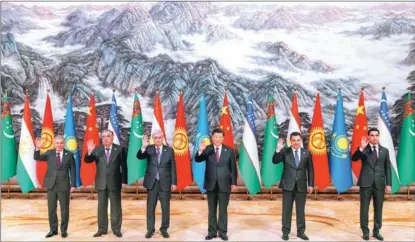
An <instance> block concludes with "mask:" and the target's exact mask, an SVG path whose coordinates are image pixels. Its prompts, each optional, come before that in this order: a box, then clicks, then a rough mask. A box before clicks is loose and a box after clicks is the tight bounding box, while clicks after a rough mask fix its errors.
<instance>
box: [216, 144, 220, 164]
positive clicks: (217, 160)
mask: <svg viewBox="0 0 415 242" xmlns="http://www.w3.org/2000/svg"><path fill="white" fill-rule="evenodd" d="M219 159H220V156H219V147H216V163H218V162H219Z"/></svg>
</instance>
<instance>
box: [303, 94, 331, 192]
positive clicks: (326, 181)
mask: <svg viewBox="0 0 415 242" xmlns="http://www.w3.org/2000/svg"><path fill="white" fill-rule="evenodd" d="M325 137H326V136H325V135H324V126H323V117H322V114H321V104H320V94H319V93H317V97H316V103H315V105H314V114H313V121H312V122H311V128H310V139H309V142H308V150H309V151H310V153H311V155H312V160H313V167H314V183H315V185H316V186H317V187H318V189H320V190H321V191H322V190H324V189H325V188H326V187H327V186H328V185H330V171H329V159H328V157H327V148H326V138H325Z"/></svg>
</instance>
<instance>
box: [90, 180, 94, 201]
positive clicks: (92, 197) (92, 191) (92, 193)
mask: <svg viewBox="0 0 415 242" xmlns="http://www.w3.org/2000/svg"><path fill="white" fill-rule="evenodd" d="M94 186H95V182H94V184H93V185H92V186H91V188H92V189H91V197H90V198H89V199H91V200H93V199H94Z"/></svg>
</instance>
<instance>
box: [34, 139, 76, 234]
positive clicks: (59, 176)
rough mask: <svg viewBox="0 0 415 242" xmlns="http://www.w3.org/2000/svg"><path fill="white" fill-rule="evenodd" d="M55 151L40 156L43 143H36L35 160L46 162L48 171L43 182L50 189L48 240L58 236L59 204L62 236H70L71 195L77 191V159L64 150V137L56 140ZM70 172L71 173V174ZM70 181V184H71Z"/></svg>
mask: <svg viewBox="0 0 415 242" xmlns="http://www.w3.org/2000/svg"><path fill="white" fill-rule="evenodd" d="M54 144H55V149H51V150H48V151H46V152H45V153H43V154H40V148H41V147H42V141H41V140H40V138H37V139H36V141H35V145H36V150H35V153H34V159H35V160H38V161H46V162H47V163H48V170H47V172H46V175H45V180H44V181H43V187H46V188H47V189H48V217H49V227H50V231H49V233H48V234H47V235H46V238H50V237H52V236H54V235H57V234H58V216H57V214H56V208H57V202H58V200H59V206H60V208H61V219H62V221H61V236H62V238H66V237H67V236H68V232H67V229H68V222H69V200H70V193H71V192H73V191H74V190H75V177H76V172H75V158H74V157H73V154H72V153H71V152H69V151H67V150H64V149H63V147H64V146H65V139H64V138H63V136H62V135H57V136H56V137H55V139H54ZM69 172H70V173H69ZM69 174H70V177H69ZM69 180H70V182H69Z"/></svg>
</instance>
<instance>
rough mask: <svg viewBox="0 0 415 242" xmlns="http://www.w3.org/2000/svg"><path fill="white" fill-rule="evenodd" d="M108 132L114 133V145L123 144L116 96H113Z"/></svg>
mask: <svg viewBox="0 0 415 242" xmlns="http://www.w3.org/2000/svg"><path fill="white" fill-rule="evenodd" d="M108 130H111V131H112V132H113V133H114V141H113V142H114V144H117V145H119V144H121V135H120V125H118V115H117V100H115V94H112V102H111V111H110V117H109V121H108Z"/></svg>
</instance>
